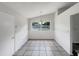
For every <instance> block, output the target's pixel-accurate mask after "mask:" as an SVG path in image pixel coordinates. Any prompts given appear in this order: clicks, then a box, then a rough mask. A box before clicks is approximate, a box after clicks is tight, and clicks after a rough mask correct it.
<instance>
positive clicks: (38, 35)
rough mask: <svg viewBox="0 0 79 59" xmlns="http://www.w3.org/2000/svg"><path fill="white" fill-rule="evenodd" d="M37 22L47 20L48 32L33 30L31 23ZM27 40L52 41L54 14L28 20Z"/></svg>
mask: <svg viewBox="0 0 79 59" xmlns="http://www.w3.org/2000/svg"><path fill="white" fill-rule="evenodd" d="M39 20H49V21H50V30H48V31H35V30H33V29H32V22H34V21H39ZM29 39H54V13H51V14H47V15H42V16H38V17H35V18H31V19H29Z"/></svg>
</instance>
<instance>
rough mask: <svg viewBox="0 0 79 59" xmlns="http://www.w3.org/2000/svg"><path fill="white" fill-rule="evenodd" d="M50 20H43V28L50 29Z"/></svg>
mask: <svg viewBox="0 0 79 59" xmlns="http://www.w3.org/2000/svg"><path fill="white" fill-rule="evenodd" d="M49 29H50V22H42V30H49Z"/></svg>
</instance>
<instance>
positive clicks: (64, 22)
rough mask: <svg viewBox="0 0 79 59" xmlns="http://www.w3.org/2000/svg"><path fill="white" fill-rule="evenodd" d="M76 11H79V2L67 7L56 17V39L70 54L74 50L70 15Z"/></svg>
mask: <svg viewBox="0 0 79 59" xmlns="http://www.w3.org/2000/svg"><path fill="white" fill-rule="evenodd" d="M76 13H79V3H77V4H75V5H74V6H72V7H71V8H69V9H67V10H66V11H65V12H63V13H61V14H60V15H56V19H55V39H56V41H57V42H58V43H59V44H60V45H61V46H62V47H63V48H64V49H65V50H66V51H67V52H68V53H69V54H71V52H72V51H71V50H72V42H71V41H72V39H71V37H72V36H71V37H70V16H71V15H73V14H76ZM71 30H72V29H71Z"/></svg>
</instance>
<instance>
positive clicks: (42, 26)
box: [32, 21, 50, 30]
mask: <svg viewBox="0 0 79 59" xmlns="http://www.w3.org/2000/svg"><path fill="white" fill-rule="evenodd" d="M32 28H33V29H35V30H49V29H50V22H49V21H39V22H33V23H32Z"/></svg>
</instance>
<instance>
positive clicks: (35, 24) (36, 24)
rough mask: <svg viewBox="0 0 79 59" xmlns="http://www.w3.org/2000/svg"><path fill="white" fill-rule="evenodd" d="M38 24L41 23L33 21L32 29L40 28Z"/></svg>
mask: <svg viewBox="0 0 79 59" xmlns="http://www.w3.org/2000/svg"><path fill="white" fill-rule="evenodd" d="M40 25H41V24H40V22H33V23H32V28H33V29H40Z"/></svg>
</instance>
